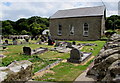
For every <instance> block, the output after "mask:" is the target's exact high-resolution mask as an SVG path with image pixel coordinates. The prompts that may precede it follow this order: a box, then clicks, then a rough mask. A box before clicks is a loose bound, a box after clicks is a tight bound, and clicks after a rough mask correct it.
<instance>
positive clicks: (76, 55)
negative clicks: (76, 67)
mask: <svg viewBox="0 0 120 83" xmlns="http://www.w3.org/2000/svg"><path fill="white" fill-rule="evenodd" d="M81 57H83V55H82V53H81V52H80V51H79V50H78V49H76V48H72V50H71V51H70V58H69V59H67V61H68V62H72V63H80V62H81Z"/></svg>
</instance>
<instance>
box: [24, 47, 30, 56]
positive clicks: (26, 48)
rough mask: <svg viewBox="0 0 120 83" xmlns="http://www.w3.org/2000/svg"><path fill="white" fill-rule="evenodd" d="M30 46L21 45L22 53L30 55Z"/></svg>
mask: <svg viewBox="0 0 120 83" xmlns="http://www.w3.org/2000/svg"><path fill="white" fill-rule="evenodd" d="M31 51H32V50H31V48H30V47H23V53H24V54H26V55H31Z"/></svg>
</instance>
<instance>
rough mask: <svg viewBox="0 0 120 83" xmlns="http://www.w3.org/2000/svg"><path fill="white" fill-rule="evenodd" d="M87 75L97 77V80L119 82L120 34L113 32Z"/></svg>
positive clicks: (108, 82)
mask: <svg viewBox="0 0 120 83" xmlns="http://www.w3.org/2000/svg"><path fill="white" fill-rule="evenodd" d="M87 75H88V76H89V75H91V76H94V77H96V78H97V81H98V82H101V81H103V82H105V83H113V82H114V83H119V82H120V34H113V35H112V36H111V38H110V39H109V40H108V41H107V43H106V44H105V46H104V47H103V48H102V49H101V51H100V53H99V54H98V56H97V57H96V58H95V60H94V65H93V67H92V68H91V69H89V70H88V72H87Z"/></svg>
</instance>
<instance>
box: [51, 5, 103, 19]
mask: <svg viewBox="0 0 120 83" xmlns="http://www.w3.org/2000/svg"><path fill="white" fill-rule="evenodd" d="M104 10H105V6H96V7H85V8H75V9H68V10H58V11H57V12H56V13H55V14H53V15H52V16H51V17H50V19H55V18H68V17H84V16H101V15H104Z"/></svg>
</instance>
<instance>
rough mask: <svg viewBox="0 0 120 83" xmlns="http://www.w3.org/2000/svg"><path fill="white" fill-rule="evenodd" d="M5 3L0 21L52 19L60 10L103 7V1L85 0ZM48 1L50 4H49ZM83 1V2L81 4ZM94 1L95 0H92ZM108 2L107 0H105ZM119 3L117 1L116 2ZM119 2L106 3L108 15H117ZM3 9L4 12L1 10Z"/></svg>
mask: <svg viewBox="0 0 120 83" xmlns="http://www.w3.org/2000/svg"><path fill="white" fill-rule="evenodd" d="M3 1H4V3H0V5H1V7H2V8H0V12H2V14H0V16H2V19H1V18H0V20H8V19H9V20H13V21H16V20H18V19H19V18H23V17H24V18H28V17H31V16H41V17H50V16H51V15H52V14H54V13H55V12H56V11H58V10H64V9H72V8H79V7H92V6H99V5H103V4H102V2H101V0H97V1H96V2H84V0H74V2H73V0H70V1H69V2H68V0H67V1H66V0H64V1H58V0H49V1H48V0H44V1H43V0H39V1H38V0H34V1H33V0H29V1H26V0H24V1H23V0H3ZM47 1H48V2H47ZM80 1H81V2H80ZM92 1H94V0H92ZM103 1H106V0H103ZM114 1H117V0H114ZM116 4H117V2H105V5H106V6H107V9H108V13H107V14H108V15H107V16H110V15H111V14H117V5H116ZM1 9H2V10H1Z"/></svg>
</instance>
